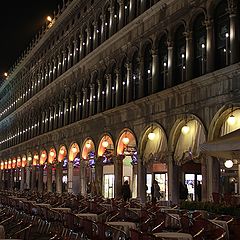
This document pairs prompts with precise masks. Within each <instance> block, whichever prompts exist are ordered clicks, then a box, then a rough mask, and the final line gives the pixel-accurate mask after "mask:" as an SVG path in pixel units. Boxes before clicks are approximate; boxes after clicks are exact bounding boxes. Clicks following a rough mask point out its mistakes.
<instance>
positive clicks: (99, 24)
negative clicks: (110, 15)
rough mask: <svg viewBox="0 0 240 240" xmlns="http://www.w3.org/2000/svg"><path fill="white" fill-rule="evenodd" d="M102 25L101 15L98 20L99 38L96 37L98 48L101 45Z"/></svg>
mask: <svg viewBox="0 0 240 240" xmlns="http://www.w3.org/2000/svg"><path fill="white" fill-rule="evenodd" d="M101 23H102V20H101V16H100V15H99V16H98V19H97V36H96V46H97V47H98V46H99V45H100V44H101V30H102V27H101Z"/></svg>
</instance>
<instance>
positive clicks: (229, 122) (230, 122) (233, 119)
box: [227, 114, 236, 126]
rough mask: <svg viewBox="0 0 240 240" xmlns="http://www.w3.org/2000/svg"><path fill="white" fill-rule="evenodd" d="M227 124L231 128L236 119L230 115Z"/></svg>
mask: <svg viewBox="0 0 240 240" xmlns="http://www.w3.org/2000/svg"><path fill="white" fill-rule="evenodd" d="M227 122H228V124H229V125H231V126H233V125H234V124H235V123H236V118H235V117H234V115H233V114H231V115H230V116H229V117H228V119H227Z"/></svg>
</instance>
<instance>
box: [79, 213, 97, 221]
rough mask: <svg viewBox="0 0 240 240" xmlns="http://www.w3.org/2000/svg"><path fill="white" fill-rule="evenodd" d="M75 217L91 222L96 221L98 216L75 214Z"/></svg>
mask: <svg viewBox="0 0 240 240" xmlns="http://www.w3.org/2000/svg"><path fill="white" fill-rule="evenodd" d="M75 215H76V216H77V217H81V218H86V219H89V220H92V221H98V215H97V214H96V213H77V214H75Z"/></svg>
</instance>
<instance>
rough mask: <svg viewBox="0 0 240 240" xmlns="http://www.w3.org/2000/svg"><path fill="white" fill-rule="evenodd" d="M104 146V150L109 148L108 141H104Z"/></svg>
mask: <svg viewBox="0 0 240 240" xmlns="http://www.w3.org/2000/svg"><path fill="white" fill-rule="evenodd" d="M102 146H103V147H104V148H107V147H108V141H107V140H104V141H103V142H102Z"/></svg>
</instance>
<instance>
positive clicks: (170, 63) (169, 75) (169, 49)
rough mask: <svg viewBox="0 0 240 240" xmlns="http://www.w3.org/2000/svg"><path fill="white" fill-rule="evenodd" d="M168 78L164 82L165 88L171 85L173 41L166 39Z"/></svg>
mask: <svg viewBox="0 0 240 240" xmlns="http://www.w3.org/2000/svg"><path fill="white" fill-rule="evenodd" d="M167 67H168V78H167V82H165V86H166V88H170V87H172V86H173V76H172V74H173V42H172V41H168V63H167Z"/></svg>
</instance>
